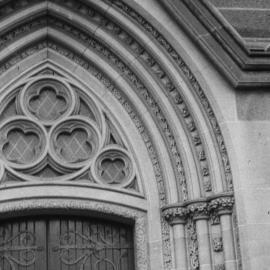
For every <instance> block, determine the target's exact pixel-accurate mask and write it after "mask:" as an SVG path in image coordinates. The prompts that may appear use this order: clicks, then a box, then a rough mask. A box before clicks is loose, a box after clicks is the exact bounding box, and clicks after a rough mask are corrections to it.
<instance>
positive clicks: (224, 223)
mask: <svg viewBox="0 0 270 270" xmlns="http://www.w3.org/2000/svg"><path fill="white" fill-rule="evenodd" d="M233 205H234V199H233V197H232V195H222V196H221V197H220V198H216V199H214V200H212V201H211V202H210V204H209V209H210V211H212V212H215V213H216V215H218V216H219V219H220V225H221V232H222V240H223V252H224V261H225V269H226V270H236V269H237V262H236V254H235V246H234V237H233V225H232V209H233Z"/></svg>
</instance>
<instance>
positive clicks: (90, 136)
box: [0, 75, 137, 189]
mask: <svg viewBox="0 0 270 270" xmlns="http://www.w3.org/2000/svg"><path fill="white" fill-rule="evenodd" d="M0 108H1V109H0V115H1V118H0V134H1V138H0V158H1V166H2V170H1V171H2V172H3V173H2V179H1V181H2V182H8V181H42V180H47V181H48V180H50V181H52V180H61V181H64V180H88V181H90V182H94V183H96V184H101V185H108V186H114V187H119V188H133V189H136V187H137V185H136V173H135V171H136V170H135V164H134V161H133V159H132V156H131V155H130V153H129V151H128V150H127V147H126V146H125V145H124V143H123V141H122V140H121V136H120V135H119V133H118V131H117V128H116V127H115V126H114V125H113V123H112V121H110V119H109V117H108V116H107V115H106V113H105V112H104V111H103V110H102V109H101V108H100V107H99V106H98V105H97V102H96V101H94V100H93V98H92V97H90V96H89V94H88V93H86V92H85V91H83V90H81V89H78V88H77V87H76V86H74V85H73V84H72V83H70V82H69V81H68V80H67V79H63V78H61V77H58V76H51V75H43V76H36V77H32V78H30V79H28V81H26V82H25V83H24V84H23V85H21V86H20V87H17V88H16V89H14V90H13V91H11V92H9V93H8V94H6V95H4V96H3V98H2V100H1V104H0Z"/></svg>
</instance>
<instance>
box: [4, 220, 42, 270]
mask: <svg viewBox="0 0 270 270" xmlns="http://www.w3.org/2000/svg"><path fill="white" fill-rule="evenodd" d="M46 245H47V243H46V223H45V222H44V221H40V220H35V221H33V220H32V221H17V222H1V226H0V269H4V270H35V269H40V270H47V266H46V261H47V255H46Z"/></svg>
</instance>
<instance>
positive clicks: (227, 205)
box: [208, 194, 234, 215]
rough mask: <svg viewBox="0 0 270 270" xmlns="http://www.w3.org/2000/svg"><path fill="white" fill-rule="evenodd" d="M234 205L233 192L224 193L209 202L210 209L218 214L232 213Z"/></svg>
mask: <svg viewBox="0 0 270 270" xmlns="http://www.w3.org/2000/svg"><path fill="white" fill-rule="evenodd" d="M233 205H234V198H233V195H232V194H228V195H222V196H221V197H218V198H214V199H212V200H211V201H210V202H209V207H208V208H209V211H211V212H216V213H217V214H218V215H226V214H231V213H232V210H233Z"/></svg>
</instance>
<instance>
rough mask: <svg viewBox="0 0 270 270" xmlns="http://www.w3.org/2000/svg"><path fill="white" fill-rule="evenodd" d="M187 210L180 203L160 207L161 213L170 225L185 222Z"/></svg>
mask: <svg viewBox="0 0 270 270" xmlns="http://www.w3.org/2000/svg"><path fill="white" fill-rule="evenodd" d="M187 214H188V211H187V209H186V208H185V207H183V206H180V205H174V206H173V205H171V206H169V207H165V208H163V209H162V215H163V217H164V218H165V220H167V221H168V222H169V223H170V224H171V225H174V224H184V223H186V218H187Z"/></svg>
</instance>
